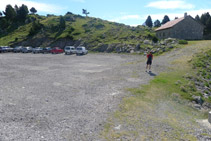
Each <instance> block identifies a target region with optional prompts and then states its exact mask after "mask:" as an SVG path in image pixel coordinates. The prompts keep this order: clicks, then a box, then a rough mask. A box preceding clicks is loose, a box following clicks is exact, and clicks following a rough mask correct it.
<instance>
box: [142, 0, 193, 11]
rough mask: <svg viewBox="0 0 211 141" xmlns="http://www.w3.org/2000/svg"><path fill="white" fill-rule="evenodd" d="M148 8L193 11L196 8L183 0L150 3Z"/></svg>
mask: <svg viewBox="0 0 211 141" xmlns="http://www.w3.org/2000/svg"><path fill="white" fill-rule="evenodd" d="M146 7H153V8H157V9H193V8H194V7H195V6H194V5H193V4H190V3H186V2H185V1H183V0H171V1H170V0H161V1H155V2H150V3H149V4H148V5H146Z"/></svg>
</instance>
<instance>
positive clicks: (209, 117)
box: [208, 111, 211, 124]
mask: <svg viewBox="0 0 211 141" xmlns="http://www.w3.org/2000/svg"><path fill="white" fill-rule="evenodd" d="M208 121H209V123H210V124H211V111H210V112H209V114H208Z"/></svg>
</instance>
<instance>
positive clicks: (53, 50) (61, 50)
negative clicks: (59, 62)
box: [51, 47, 64, 54]
mask: <svg viewBox="0 0 211 141" xmlns="http://www.w3.org/2000/svg"><path fill="white" fill-rule="evenodd" d="M63 52H64V50H63V49H61V48H59V47H54V48H52V50H51V53H52V54H58V53H63Z"/></svg>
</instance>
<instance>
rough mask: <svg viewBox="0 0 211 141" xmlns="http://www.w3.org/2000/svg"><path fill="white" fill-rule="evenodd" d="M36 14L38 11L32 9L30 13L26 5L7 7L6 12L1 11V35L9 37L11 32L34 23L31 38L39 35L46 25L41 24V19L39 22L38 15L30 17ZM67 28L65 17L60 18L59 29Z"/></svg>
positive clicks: (30, 33)
mask: <svg viewBox="0 0 211 141" xmlns="http://www.w3.org/2000/svg"><path fill="white" fill-rule="evenodd" d="M36 13H37V10H36V9H35V8H34V7H32V8H31V9H30V13H29V9H28V7H27V6H26V5H24V4H22V5H21V6H20V7H18V6H17V5H15V6H14V7H12V6H11V5H10V4H9V5H7V6H6V8H5V10H4V11H2V12H1V11H0V35H1V36H4V35H7V34H8V33H9V32H11V31H13V30H15V29H17V28H18V27H19V26H21V25H24V24H29V23H32V26H31V28H30V31H29V36H32V35H34V34H36V33H38V32H39V31H40V30H41V29H42V28H44V25H42V24H41V23H40V22H39V19H38V20H37V17H38V15H36V16H30V15H29V14H31V15H34V14H36ZM65 27H66V23H65V19H64V17H63V16H60V23H59V25H58V28H59V30H64V29H65ZM1 36H0V37H1Z"/></svg>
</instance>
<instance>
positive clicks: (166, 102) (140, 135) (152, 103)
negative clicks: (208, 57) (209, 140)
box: [102, 41, 211, 140]
mask: <svg viewBox="0 0 211 141" xmlns="http://www.w3.org/2000/svg"><path fill="white" fill-rule="evenodd" d="M190 44H191V45H188V46H184V48H183V49H181V53H182V52H183V53H184V51H186V53H185V54H184V55H183V56H182V57H180V58H177V59H176V60H174V61H173V62H172V63H173V64H174V67H173V68H171V71H169V72H166V73H162V74H160V75H159V76H157V77H155V79H154V80H152V81H151V82H150V84H149V85H145V86H141V87H139V88H136V89H128V91H129V92H130V93H131V96H129V97H125V98H124V99H123V101H122V103H121V104H120V106H119V110H118V111H116V112H115V113H114V114H113V115H112V116H111V117H110V118H109V119H108V121H107V124H106V125H105V128H104V131H103V132H102V136H103V138H105V139H107V140H116V139H122V140H124V139H127V140H145V139H150V140H181V139H185V140H197V138H196V136H195V134H194V132H196V130H195V129H198V124H197V123H196V121H195V120H196V119H201V118H205V117H206V116H205V114H204V113H203V112H199V111H196V110H194V109H193V108H191V107H190V106H188V102H187V101H186V100H184V98H185V99H191V96H190V94H189V93H188V91H184V90H183V89H182V88H181V86H182V85H184V84H188V83H189V81H188V80H187V79H186V78H185V77H184V75H185V74H186V73H188V74H192V75H194V74H195V70H193V69H192V65H191V64H190V63H189V62H190V60H191V59H192V57H193V54H195V53H197V52H201V51H202V49H203V50H208V49H211V42H210V41H202V42H191V43H190ZM182 97H183V98H182ZM118 125H121V128H120V130H118V129H115V127H117V126H118ZM201 135H205V136H206V135H207V132H206V131H205V130H202V133H201Z"/></svg>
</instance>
